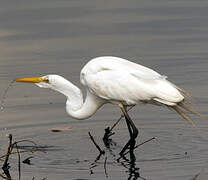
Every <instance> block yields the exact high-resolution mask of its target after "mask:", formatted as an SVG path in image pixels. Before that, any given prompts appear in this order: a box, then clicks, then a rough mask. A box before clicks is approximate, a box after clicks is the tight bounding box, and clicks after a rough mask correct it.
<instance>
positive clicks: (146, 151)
mask: <svg viewBox="0 0 208 180" xmlns="http://www.w3.org/2000/svg"><path fill="white" fill-rule="evenodd" d="M207 9H208V2H207V1H202V0H200V1H192V0H189V1H186V0H181V1H171V0H168V1H167V0H166V1H164V0H159V1H153V0H150V1H118V0H113V1H89V0H86V1H65V0H59V1H55V0H50V1H48V0H46V1H39V0H38V1H37V0H36V1H26V0H20V1H3V2H2V3H1V6H0V92H1V94H2V96H3V93H4V91H5V89H6V88H7V87H8V85H9V83H10V82H11V80H13V79H15V78H20V77H27V76H37V75H45V74H60V75H63V76H64V77H66V78H67V79H69V80H71V81H72V82H73V83H75V84H77V85H78V86H79V87H80V88H82V86H81V85H80V83H79V72H80V70H81V68H82V67H83V65H84V64H85V63H86V62H87V61H88V60H90V59H91V58H93V57H97V56H102V55H113V56H119V57H123V58H127V59H129V60H132V61H135V62H137V63H140V64H143V65H145V66H148V67H151V68H153V69H155V70H156V71H158V72H160V73H161V74H164V75H167V76H168V77H169V79H170V80H171V81H173V82H175V83H176V84H177V85H179V86H181V87H182V88H184V89H186V90H188V91H189V92H190V93H191V94H192V95H193V97H194V100H193V102H194V104H195V107H196V108H197V109H198V110H199V111H200V112H201V113H202V114H204V115H207V104H208V97H207V90H208V83H207V78H208V73H207V69H208V23H207V22H208V10H207ZM6 96H7V97H6V100H5V103H4V106H5V109H4V110H3V111H2V112H1V116H0V122H1V123H0V152H1V154H3V153H4V152H5V150H6V146H7V137H6V134H8V133H12V134H13V135H14V138H15V139H17V140H20V139H32V140H33V141H35V142H36V143H38V145H40V146H41V147H44V149H45V150H46V151H47V153H46V154H43V153H36V155H34V158H33V159H32V164H33V165H32V166H28V165H22V179H32V177H36V178H35V179H41V178H44V177H47V179H50V180H52V179H54V180H57V179H60V180H62V179H73V180H77V179H99V180H102V179H107V178H106V175H105V173H104V167H103V164H104V161H105V157H102V158H101V159H100V160H99V161H98V163H97V164H96V165H97V166H96V167H95V168H93V169H92V170H93V174H90V172H91V171H90V167H92V163H93V162H94V160H95V158H96V156H97V155H98V152H97V149H95V147H94V145H93V144H92V142H91V141H90V140H89V137H88V131H90V132H91V133H92V135H93V136H94V138H95V139H96V141H97V142H98V143H99V144H100V146H101V147H104V145H103V143H102V136H103V134H104V128H105V127H107V126H111V125H112V124H113V123H114V122H115V120H116V119H117V118H119V117H120V111H119V109H118V108H117V107H114V106H112V105H105V106H104V107H103V108H102V109H100V110H99V111H98V112H97V113H96V115H95V116H93V117H92V118H90V119H89V120H86V121H76V120H73V119H71V118H70V117H69V116H68V115H67V113H66V112H65V97H64V96H62V95H61V94H58V93H57V92H54V91H50V90H46V89H40V88H38V87H36V86H34V85H29V84H13V86H12V87H11V88H10V89H9V91H8V93H7V95H6ZM131 116H132V118H133V119H134V122H135V123H136V125H137V127H138V128H139V130H140V134H139V137H138V143H139V142H142V141H144V140H146V139H149V138H151V137H157V141H151V142H149V143H147V144H145V145H143V146H142V147H140V148H139V149H137V150H136V151H135V155H136V157H137V163H136V167H138V168H140V169H139V173H140V176H141V177H143V178H146V179H148V180H149V179H150V180H163V179H164V180H167V179H168V180H190V179H191V178H193V177H194V176H195V175H196V174H197V173H199V172H201V171H202V172H203V173H202V175H201V178H204V179H207V178H206V177H207V172H208V168H207V164H208V131H207V128H208V121H207V120H206V119H199V118H194V117H193V118H194V120H195V122H196V123H197V125H198V129H194V128H192V127H191V126H190V125H189V124H187V123H186V122H185V121H184V120H182V119H181V118H180V117H179V116H178V115H177V114H175V113H174V112H172V111H169V110H167V109H165V108H162V107H155V106H151V105H146V106H142V107H139V106H137V107H136V108H134V110H133V111H132V112H131ZM66 126H69V127H72V129H71V130H68V131H63V132H59V133H53V132H51V129H52V128H55V127H66ZM115 132H116V134H115V135H114V136H113V137H112V138H113V140H114V141H115V142H116V143H117V145H116V147H114V148H113V152H107V154H106V157H107V161H106V162H107V163H106V168H107V169H106V170H107V175H108V179H113V180H121V179H122V180H123V179H124V180H125V179H128V177H129V172H128V168H125V167H124V166H123V165H122V164H121V163H117V162H116V161H115V159H116V158H117V156H118V152H119V151H120V149H121V147H122V146H123V145H124V144H125V142H126V141H127V140H128V132H127V129H126V125H125V123H124V122H123V121H122V122H121V123H120V124H119V125H118V126H117V128H116V129H115ZM26 145H28V144H23V146H26ZM29 145H30V144H29ZM23 148H25V147H23ZM114 155H115V156H114ZM24 157H26V155H23V157H22V159H23V158H24ZM11 161H12V162H16V161H15V157H14V158H12V159H11ZM14 165H15V164H14V163H13V166H12V167H11V173H12V175H13V177H17V173H18V170H17V166H16V167H15V166H14ZM132 179H133V178H132ZM138 179H139V178H138Z"/></svg>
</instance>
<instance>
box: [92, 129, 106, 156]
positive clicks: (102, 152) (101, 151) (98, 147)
mask: <svg viewBox="0 0 208 180" xmlns="http://www.w3.org/2000/svg"><path fill="white" fill-rule="evenodd" d="M88 134H89V136H90V139H91V140H92V142H93V144H94V145H95V147H96V148H97V149H98V151H99V152H100V155H102V154H105V151H104V150H101V148H100V146H98V144H97V143H96V142H95V140H94V138H93V137H92V135H91V134H90V132H88Z"/></svg>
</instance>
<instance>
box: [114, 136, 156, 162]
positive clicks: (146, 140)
mask: <svg viewBox="0 0 208 180" xmlns="http://www.w3.org/2000/svg"><path fill="white" fill-rule="evenodd" d="M154 139H156V138H155V137H152V138H150V139H148V140H146V141H144V142H142V143H140V144H138V145H136V146H135V147H134V149H136V148H138V147H139V146H142V145H143V144H145V143H148V142H150V141H152V140H154ZM128 153H129V151H127V152H125V153H124V154H123V155H122V157H124V156H125V155H126V154H128ZM122 157H119V158H118V160H119V159H121V158H122Z"/></svg>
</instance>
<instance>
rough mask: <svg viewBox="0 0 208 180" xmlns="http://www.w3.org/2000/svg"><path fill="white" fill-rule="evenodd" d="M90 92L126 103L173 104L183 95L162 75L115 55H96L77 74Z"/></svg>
mask: <svg viewBox="0 0 208 180" xmlns="http://www.w3.org/2000/svg"><path fill="white" fill-rule="evenodd" d="M80 80H81V83H82V84H83V85H84V86H86V87H88V88H89V90H90V92H91V93H93V94H94V95H97V96H99V97H100V98H103V99H105V100H108V101H110V102H112V101H121V102H124V103H125V104H127V105H135V104H138V103H140V102H146V101H151V100H155V101H158V102H160V103H163V104H166V105H170V106H173V105H176V103H178V102H180V101H182V100H183V99H184V96H183V95H182V94H181V93H180V91H179V88H177V87H176V86H175V85H173V84H171V83H170V82H169V81H168V80H167V79H166V76H162V75H160V74H159V73H157V72H155V71H153V70H152V69H149V68H147V67H144V66H142V65H139V64H136V63H133V62H130V61H127V60H125V59H122V58H118V57H98V58H95V59H92V60H91V61H89V62H88V63H87V64H86V65H85V66H84V68H83V69H82V70H81V74H80Z"/></svg>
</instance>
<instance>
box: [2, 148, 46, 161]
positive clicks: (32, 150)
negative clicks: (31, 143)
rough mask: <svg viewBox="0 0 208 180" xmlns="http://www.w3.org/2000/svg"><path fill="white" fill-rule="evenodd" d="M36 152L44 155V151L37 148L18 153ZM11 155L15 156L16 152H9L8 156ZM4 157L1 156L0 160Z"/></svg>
mask: <svg viewBox="0 0 208 180" xmlns="http://www.w3.org/2000/svg"><path fill="white" fill-rule="evenodd" d="M36 151H40V152H43V153H46V152H45V151H44V150H42V149H39V148H32V149H28V150H22V151H19V153H20V154H21V153H25V152H36ZM12 154H17V152H11V153H10V155H12ZM4 157H6V155H3V156H1V157H0V159H2V158H4Z"/></svg>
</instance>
